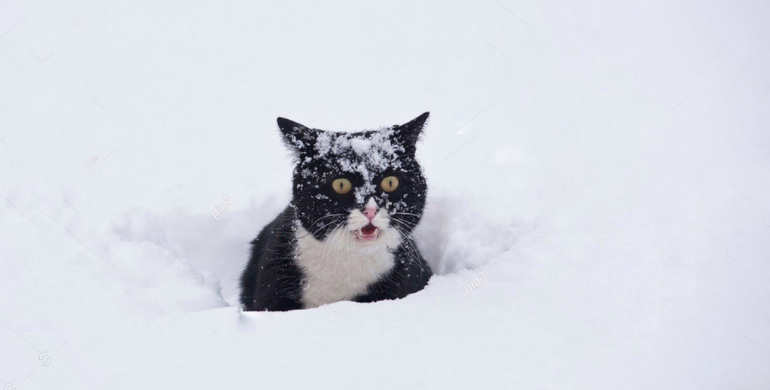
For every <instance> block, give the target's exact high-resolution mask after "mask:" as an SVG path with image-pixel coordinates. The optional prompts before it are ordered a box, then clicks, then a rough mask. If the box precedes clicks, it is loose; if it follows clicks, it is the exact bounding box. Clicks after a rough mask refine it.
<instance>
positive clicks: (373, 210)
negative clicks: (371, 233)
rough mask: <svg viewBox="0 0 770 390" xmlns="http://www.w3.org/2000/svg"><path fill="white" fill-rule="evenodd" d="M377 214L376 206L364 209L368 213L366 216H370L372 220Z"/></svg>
mask: <svg viewBox="0 0 770 390" xmlns="http://www.w3.org/2000/svg"><path fill="white" fill-rule="evenodd" d="M375 214H377V208H376V207H367V208H365V209H364V215H366V218H369V220H370V221H371V220H372V219H374V215H375Z"/></svg>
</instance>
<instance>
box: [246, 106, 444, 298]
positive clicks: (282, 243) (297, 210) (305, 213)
mask: <svg viewBox="0 0 770 390" xmlns="http://www.w3.org/2000/svg"><path fill="white" fill-rule="evenodd" d="M427 118H428V113H427V112H426V113H424V114H422V115H420V116H419V117H417V118H416V119H414V120H412V121H410V122H409V123H407V124H404V125H400V126H392V127H389V128H386V129H381V130H372V131H362V132H356V133H335V132H326V131H323V130H318V129H310V128H307V127H305V126H303V125H300V124H298V123H295V122H292V121H290V120H288V119H284V118H278V126H279V128H280V129H281V132H282V133H283V139H284V142H285V143H286V145H287V146H288V147H289V148H290V149H291V150H292V151H293V152H294V154H295V168H294V178H293V186H292V195H293V197H292V200H291V202H290V204H289V206H288V207H287V208H286V209H285V210H284V211H283V212H282V213H281V214H280V215H278V217H276V219H275V220H273V221H272V222H271V223H270V224H268V225H267V226H265V227H264V228H263V230H262V231H261V232H260V233H259V235H258V236H257V238H256V239H255V240H254V241H252V253H251V259H250V260H249V263H248V265H247V266H246V269H245V270H244V271H243V274H242V276H241V304H242V305H243V308H244V310H247V311H248V310H260V311H261V310H269V311H286V310H294V309H301V308H303V305H302V301H301V296H302V288H301V286H302V283H303V275H302V270H301V269H300V268H299V267H298V266H297V265H296V264H295V261H294V251H295V248H296V231H297V229H298V227H299V226H302V227H303V228H304V229H306V230H307V231H308V232H310V233H311V234H312V235H313V236H314V237H315V238H316V239H318V240H319V241H323V240H324V239H326V238H327V236H328V234H329V233H330V232H331V231H332V230H334V229H335V228H337V227H338V226H341V225H342V226H344V224H345V223H346V221H347V216H348V214H349V212H350V211H351V210H353V209H354V208H358V209H359V210H362V209H363V207H364V204H366V202H367V201H368V200H369V198H374V200H375V201H376V202H377V204H378V205H380V207H381V208H384V209H386V210H387V211H388V213H389V214H390V215H391V224H390V225H391V227H394V228H396V229H397V230H398V231H400V232H401V234H402V243H401V245H400V246H399V247H398V248H397V249H395V250H394V251H393V255H394V258H395V266H394V267H393V268H392V269H391V270H390V272H389V273H387V274H386V275H385V276H383V277H382V278H381V279H380V280H379V281H377V282H375V283H372V284H371V285H370V286H369V287H368V290H367V292H366V293H364V294H362V295H360V296H358V297H355V298H354V299H353V300H355V301H358V302H373V301H378V300H383V299H394V298H402V297H404V296H406V295H408V294H410V293H413V292H416V291H419V290H421V289H422V288H423V287H425V285H426V284H427V283H428V280H429V279H430V277H431V275H432V274H431V271H430V269H429V268H428V265H427V263H426V262H425V260H424V259H423V258H422V256H421V255H420V253H419V251H418V250H417V246H416V245H415V243H414V241H413V239H412V238H411V233H412V231H413V229H414V227H415V226H416V225H417V224H418V223H419V221H420V218H421V217H422V212H423V209H424V207H425V198H426V195H427V183H426V181H425V178H424V176H423V174H422V169H421V167H420V165H419V163H418V162H417V160H416V159H415V150H416V143H417V141H418V139H419V136H420V134H421V132H422V128H423V126H424V124H425V121H426V120H427ZM354 139H355V140H358V142H361V140H363V142H370V143H371V145H372V146H371V147H372V148H373V149H372V150H374V152H372V153H363V154H362V153H357V152H356V145H354V144H351V140H354ZM335 145H336V146H338V147H335ZM351 145H352V146H351ZM358 145H360V143H359V144H358ZM326 146H329V147H328V148H327V147H326ZM391 175H395V176H397V177H398V178H399V181H400V184H399V186H398V188H397V189H396V191H394V192H391V193H386V192H384V191H383V190H382V189H380V187H379V183H380V181H381V180H382V179H383V178H385V177H387V176H391ZM341 177H344V178H347V179H348V180H350V181H351V183H352V184H353V189H354V190H353V191H350V193H348V194H345V195H339V194H337V193H336V192H334V190H333V189H332V186H331V182H332V181H333V180H335V179H337V178H341Z"/></svg>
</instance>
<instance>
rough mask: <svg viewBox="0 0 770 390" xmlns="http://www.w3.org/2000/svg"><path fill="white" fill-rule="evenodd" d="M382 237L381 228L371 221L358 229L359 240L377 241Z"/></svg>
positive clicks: (357, 236) (357, 237)
mask: <svg viewBox="0 0 770 390" xmlns="http://www.w3.org/2000/svg"><path fill="white" fill-rule="evenodd" d="M379 238H380V229H379V228H378V227H376V226H374V225H372V224H371V223H369V224H368V225H366V226H364V227H362V228H360V229H358V230H356V239H357V240H359V241H375V240H377V239H379Z"/></svg>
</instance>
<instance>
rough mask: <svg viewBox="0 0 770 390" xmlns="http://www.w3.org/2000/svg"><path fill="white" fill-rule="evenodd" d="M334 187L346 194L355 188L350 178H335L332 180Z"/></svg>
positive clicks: (338, 191)
mask: <svg viewBox="0 0 770 390" xmlns="http://www.w3.org/2000/svg"><path fill="white" fill-rule="evenodd" d="M332 188H334V192H336V193H338V194H340V195H345V194H347V193H348V192H350V190H351V189H352V188H353V184H351V183H350V180H348V179H335V180H334V181H333V182H332Z"/></svg>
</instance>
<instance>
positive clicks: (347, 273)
mask: <svg viewBox="0 0 770 390" xmlns="http://www.w3.org/2000/svg"><path fill="white" fill-rule="evenodd" d="M400 241H401V239H400V236H399V235H398V233H397V232H395V231H393V229H385V230H384V231H383V232H382V237H381V238H380V239H379V240H378V241H377V242H372V243H361V242H357V240H356V238H355V235H354V234H353V232H352V231H350V230H348V229H345V228H338V229H335V230H334V231H332V232H331V233H330V234H329V235H328V237H327V238H326V239H325V240H324V241H318V240H317V239H316V238H315V237H313V235H311V234H310V233H309V232H308V231H307V230H305V229H304V228H301V227H300V228H299V230H298V231H297V253H296V256H295V259H296V260H297V263H298V266H299V267H300V268H301V269H302V271H303V273H304V276H305V278H304V283H303V285H302V303H303V304H304V305H305V307H306V308H311V307H317V306H321V305H324V304H327V303H333V302H338V301H344V300H350V299H352V298H354V297H356V296H357V295H360V294H363V293H365V292H366V289H367V287H369V285H371V284H372V283H374V282H376V281H377V280H379V279H380V278H381V277H382V276H383V275H385V274H386V273H387V272H388V271H390V269H391V268H393V265H394V259H393V254H392V253H391V251H390V250H389V248H391V249H392V248H395V247H397V246H398V244H399V243H400Z"/></svg>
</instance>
